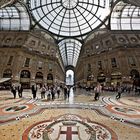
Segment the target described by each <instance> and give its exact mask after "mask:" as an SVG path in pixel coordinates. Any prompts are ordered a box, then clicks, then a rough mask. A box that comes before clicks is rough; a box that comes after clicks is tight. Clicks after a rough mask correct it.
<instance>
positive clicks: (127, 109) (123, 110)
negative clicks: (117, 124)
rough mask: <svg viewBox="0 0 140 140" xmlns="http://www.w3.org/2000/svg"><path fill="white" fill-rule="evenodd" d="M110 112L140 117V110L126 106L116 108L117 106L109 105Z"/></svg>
mask: <svg viewBox="0 0 140 140" xmlns="http://www.w3.org/2000/svg"><path fill="white" fill-rule="evenodd" d="M106 108H107V109H108V110H109V111H110V112H113V113H116V114H120V115H124V116H128V117H140V110H139V109H134V108H130V107H125V106H118V105H117V106H116V105H108V106H107V107H106Z"/></svg>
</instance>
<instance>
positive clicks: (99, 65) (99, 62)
mask: <svg viewBox="0 0 140 140" xmlns="http://www.w3.org/2000/svg"><path fill="white" fill-rule="evenodd" d="M98 69H99V70H102V61H98Z"/></svg>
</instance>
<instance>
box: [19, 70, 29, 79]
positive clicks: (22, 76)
mask: <svg viewBox="0 0 140 140" xmlns="http://www.w3.org/2000/svg"><path fill="white" fill-rule="evenodd" d="M20 78H30V72H29V71H28V70H23V71H21V74H20Z"/></svg>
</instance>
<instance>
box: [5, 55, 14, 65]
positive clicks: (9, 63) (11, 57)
mask: <svg viewBox="0 0 140 140" xmlns="http://www.w3.org/2000/svg"><path fill="white" fill-rule="evenodd" d="M13 58H14V57H13V56H10V57H9V60H8V63H7V65H11V64H12V62H13Z"/></svg>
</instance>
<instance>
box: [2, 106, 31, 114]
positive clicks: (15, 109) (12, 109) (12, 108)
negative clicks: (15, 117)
mask: <svg viewBox="0 0 140 140" xmlns="http://www.w3.org/2000/svg"><path fill="white" fill-rule="evenodd" d="M27 108H28V106H27V105H15V106H11V107H7V108H5V109H4V111H5V112H8V113H9V112H18V111H22V110H26V109H27Z"/></svg>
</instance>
